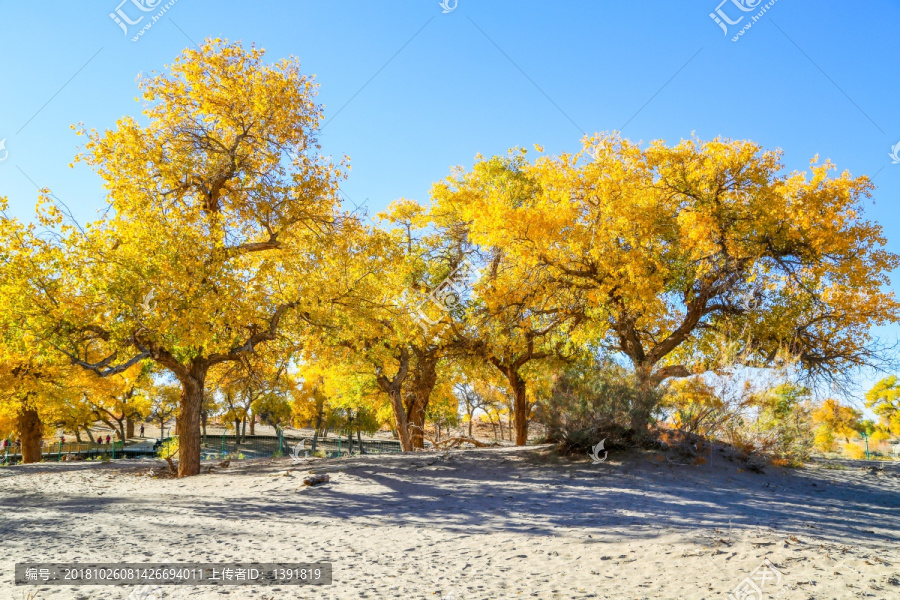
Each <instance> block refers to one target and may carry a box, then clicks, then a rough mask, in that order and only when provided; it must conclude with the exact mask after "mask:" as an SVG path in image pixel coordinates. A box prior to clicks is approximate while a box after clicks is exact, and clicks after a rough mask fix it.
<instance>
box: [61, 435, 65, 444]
mask: <svg viewBox="0 0 900 600" xmlns="http://www.w3.org/2000/svg"><path fill="white" fill-rule="evenodd" d="M59 443H60V444H65V443H66V436H64V435H61V436H59Z"/></svg>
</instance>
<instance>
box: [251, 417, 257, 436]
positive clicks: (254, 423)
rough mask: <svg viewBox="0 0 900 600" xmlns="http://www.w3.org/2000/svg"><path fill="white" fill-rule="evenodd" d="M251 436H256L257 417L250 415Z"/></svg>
mask: <svg viewBox="0 0 900 600" xmlns="http://www.w3.org/2000/svg"><path fill="white" fill-rule="evenodd" d="M250 435H256V415H250Z"/></svg>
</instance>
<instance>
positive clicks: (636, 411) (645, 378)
mask: <svg viewBox="0 0 900 600" xmlns="http://www.w3.org/2000/svg"><path fill="white" fill-rule="evenodd" d="M652 369H653V367H652V366H647V365H635V368H634V374H635V379H636V380H637V390H636V391H637V394H636V395H635V403H634V405H633V406H632V407H631V428H632V429H633V430H634V431H635V432H638V433H641V432H645V431H647V427H649V425H650V417H651V416H652V414H653V408H654V406H653V385H652V381H651V378H650V373H651V371H652Z"/></svg>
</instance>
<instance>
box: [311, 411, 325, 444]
mask: <svg viewBox="0 0 900 600" xmlns="http://www.w3.org/2000/svg"><path fill="white" fill-rule="evenodd" d="M324 413H325V403H324V402H319V403H317V405H316V430H315V432H313V439H312V451H313V452H315V451H316V443H317V442H318V441H319V430H320V429H321V428H322V417H323V416H324Z"/></svg>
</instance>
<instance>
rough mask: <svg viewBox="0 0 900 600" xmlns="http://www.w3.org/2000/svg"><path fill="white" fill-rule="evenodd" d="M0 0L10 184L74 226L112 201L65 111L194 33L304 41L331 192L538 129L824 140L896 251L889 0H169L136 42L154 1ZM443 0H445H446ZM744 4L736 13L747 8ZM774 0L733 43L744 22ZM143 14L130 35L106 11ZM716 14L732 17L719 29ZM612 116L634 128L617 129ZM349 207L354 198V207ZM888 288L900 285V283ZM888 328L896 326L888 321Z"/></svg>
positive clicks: (536, 135)
mask: <svg viewBox="0 0 900 600" xmlns="http://www.w3.org/2000/svg"><path fill="white" fill-rule="evenodd" d="M120 1H121V0H102V1H99V0H89V1H81V2H59V1H53V0H48V1H46V2H39V3H38V2H28V3H25V2H12V1H11V0H0V48H2V51H3V59H2V61H0V139H4V138H5V139H6V150H7V151H8V153H9V154H8V156H7V155H5V154H4V153H3V152H2V151H0V160H2V159H4V156H6V158H5V160H3V162H0V195H6V196H8V197H9V199H10V205H11V212H12V213H13V214H15V215H17V216H20V217H23V218H29V217H30V215H31V214H32V210H33V206H34V203H35V199H36V194H35V192H36V189H35V184H37V185H40V186H48V187H50V188H51V189H52V190H53V191H54V192H55V193H56V195H57V196H58V197H59V198H60V199H62V200H63V201H64V202H65V203H66V204H67V205H68V206H69V207H70V208H71V209H72V211H73V212H74V214H75V215H76V216H77V217H78V218H79V219H80V220H88V219H91V218H93V217H94V215H95V214H96V213H95V211H96V210H97V209H98V208H100V207H102V206H103V191H102V189H101V187H100V184H99V179H98V178H97V177H96V176H95V175H94V174H93V173H91V172H90V171H89V170H88V169H87V168H86V167H84V166H83V165H79V166H78V167H76V168H75V169H70V168H69V163H70V162H71V160H72V157H73V155H74V154H75V152H76V148H77V145H78V142H79V139H78V138H76V137H75V135H74V132H72V131H71V130H70V129H69V126H70V125H72V124H74V123H78V122H83V123H84V124H85V125H86V126H88V127H92V128H98V129H102V128H106V127H110V126H112V124H113V123H114V121H115V120H116V119H117V118H119V117H120V116H122V115H126V114H132V115H137V114H138V113H139V108H140V107H139V105H138V104H137V103H136V102H135V101H134V98H135V96H136V95H137V88H136V85H135V78H136V76H137V75H138V73H139V72H150V71H154V70H157V71H158V70H161V69H163V68H164V65H165V64H167V63H169V62H170V61H171V60H172V59H173V58H174V57H175V56H176V55H177V54H178V53H179V52H180V51H181V50H182V49H184V48H185V47H186V46H189V45H191V44H192V41H193V42H200V41H202V40H203V39H204V38H205V37H208V36H209V37H222V38H228V39H230V40H242V41H243V42H244V43H246V44H250V43H252V42H255V43H256V44H257V45H259V46H261V47H263V48H266V49H267V50H268V52H269V57H270V58H271V59H273V60H275V59H277V58H279V57H282V56H286V55H294V56H297V57H299V58H300V60H301V62H302V64H303V65H304V67H305V70H306V72H307V73H314V74H316V76H317V80H318V82H319V83H320V84H321V90H320V96H319V99H320V101H321V102H322V103H323V104H324V105H325V112H326V119H328V122H327V125H326V126H325V128H324V130H323V135H322V143H323V147H324V150H325V152H326V153H329V154H333V155H336V156H338V155H343V154H347V155H348V156H350V158H351V161H352V165H353V169H352V173H351V176H350V178H349V180H348V181H347V182H346V183H345V184H344V185H343V186H342V188H343V190H344V192H345V193H346V194H347V196H348V197H349V198H350V199H351V200H352V201H353V202H354V203H356V204H362V203H364V202H367V203H368V205H369V206H370V207H371V210H372V211H373V212H374V211H378V210H381V209H382V208H384V207H385V206H386V205H387V204H388V203H389V202H391V201H392V200H394V199H397V198H400V197H407V198H414V199H417V200H420V201H424V200H427V194H428V189H429V187H430V185H431V183H432V182H433V181H436V180H438V179H441V178H442V177H444V176H446V175H447V173H448V170H449V167H450V166H451V165H464V166H469V165H471V164H472V161H473V158H474V156H475V154H476V153H482V154H487V155H489V154H495V153H503V152H505V151H506V150H507V149H508V148H510V147H513V146H520V145H521V146H528V147H531V145H532V144H541V145H543V146H544V148H545V150H546V151H547V152H550V153H555V152H561V151H575V150H577V149H578V147H579V145H580V138H581V137H582V136H583V135H584V133H589V134H590V133H593V132H600V131H612V130H620V129H621V130H622V132H623V135H624V136H626V137H628V138H630V139H633V140H643V141H649V140H654V139H665V140H667V141H669V142H672V143H674V142H677V141H679V140H680V139H682V138H685V137H689V136H691V135H692V133H696V134H697V135H698V136H700V137H701V138H711V137H715V136H719V135H722V136H726V137H731V138H740V139H752V140H755V141H757V142H759V143H761V144H762V145H763V146H765V147H768V148H776V147H780V148H782V149H783V150H784V152H785V162H786V164H787V166H788V168H790V169H794V168H797V169H803V168H805V167H806V166H807V165H808V162H809V159H810V158H811V157H812V156H814V155H816V154H819V155H821V156H822V157H823V158H830V159H831V160H833V161H834V162H835V163H836V164H837V165H838V167H840V168H841V169H847V170H849V171H850V172H852V173H853V174H869V175H870V176H875V184H876V185H877V187H878V189H877V191H876V193H875V197H874V202H873V203H870V204H869V206H868V208H867V216H868V217H869V218H872V219H874V220H877V221H879V222H880V223H881V224H882V225H883V226H884V228H885V231H886V233H887V235H888V237H889V239H890V249H892V250H893V251H895V252H900V236H896V235H894V232H896V231H897V229H898V227H897V225H898V224H900V211H898V210H897V198H898V194H900V164H892V162H891V159H890V157H889V156H888V154H889V153H890V151H891V147H892V146H893V145H894V144H897V143H898V142H900V79H898V73H900V69H898V64H897V61H898V59H897V55H898V54H897V49H898V46H897V23H900V1H898V0H873V1H871V2H867V3H865V5H864V6H865V8H864V9H861V8H860V4H859V3H850V2H838V1H832V0H823V1H820V2H815V3H810V2H797V1H796V0H777V1H775V2H774V3H772V2H771V0H769V1H768V2H767V1H761V0H726V1H725V2H724V3H723V4H721V5H719V1H720V0H681V1H679V2H671V1H668V2H663V1H658V0H645V1H643V2H633V1H630V2H625V1H624V0H620V1H612V0H600V1H592V2H586V1H583V2H536V1H519V2H516V1H494V2H485V1H482V2H475V1H474V0H458V3H457V4H456V8H455V9H453V10H452V11H450V12H447V13H444V12H442V10H443V9H442V7H441V6H440V4H439V1H438V0H416V1H414V2H413V1H405V2H401V1H395V2H371V1H370V2H348V1H332V2H311V1H306V0H294V1H288V0H281V1H275V0H269V1H257V2H254V3H250V2H235V1H232V0H217V1H215V2H214V1H212V0H177V2H175V3H174V5H173V6H171V7H170V8H169V9H168V10H167V12H166V13H165V14H164V15H163V16H162V18H160V19H159V20H158V21H157V22H156V23H154V24H153V26H152V27H151V28H150V29H149V30H147V31H146V32H145V33H144V35H143V36H142V37H140V38H139V40H138V41H137V42H132V41H131V36H132V35H134V34H135V33H136V32H137V30H138V29H139V28H140V27H141V26H143V25H145V24H146V23H147V22H149V20H150V18H151V16H152V15H154V14H156V13H157V12H158V11H159V10H161V9H162V6H163V5H165V2H162V3H160V6H158V7H157V8H156V9H154V10H153V11H150V12H142V11H140V10H138V8H137V7H136V6H135V4H134V3H140V2H141V1H143V2H144V4H145V5H147V4H149V5H151V6H154V5H156V4H157V2H158V0H126V2H125V3H124V4H122V5H119V2H120ZM448 2H449V4H448V6H453V1H451V0H448ZM741 3H743V5H744V6H745V7H746V6H748V5H749V6H750V7H754V8H753V10H751V11H748V12H744V11H742V10H740V9H739V8H738V6H737V5H738V4H741ZM767 4H771V6H770V7H769V8H768V9H767V10H766V12H765V13H764V14H763V15H762V16H761V17H760V18H759V19H758V21H756V22H755V23H754V24H753V26H752V28H750V29H749V30H747V31H746V32H745V33H744V34H743V36H741V37H740V38H739V39H738V41H737V42H733V41H731V38H732V36H733V35H735V34H736V33H737V32H738V31H739V30H740V28H741V27H742V26H744V25H745V24H746V23H748V22H750V21H751V19H752V17H753V16H754V15H757V14H758V13H759V11H761V10H763V7H764V6H766V5H767ZM117 7H119V8H120V10H121V11H122V12H123V13H124V14H125V15H127V16H128V17H129V19H131V20H137V18H138V17H139V16H140V15H146V16H145V18H144V19H143V21H142V22H141V23H139V24H138V25H135V26H132V27H131V28H130V30H129V34H128V35H126V34H124V33H123V31H122V29H120V28H119V26H118V25H117V24H116V23H115V22H114V21H113V19H111V18H110V16H109V15H110V13H112V12H114V11H115V10H116V8H117ZM717 8H719V9H720V10H721V11H722V13H723V14H724V15H726V16H727V17H728V19H730V20H732V21H736V20H737V19H738V18H739V17H741V16H743V20H742V21H741V22H740V23H738V24H737V25H734V26H730V27H729V33H728V35H725V34H724V33H723V31H722V29H720V27H719V26H718V25H717V24H716V23H715V22H714V21H713V19H712V18H710V13H714V12H715V11H716V9H717ZM623 127H624V129H623ZM348 206H349V205H348ZM895 287H896V284H895ZM879 334H880V335H882V336H884V337H885V338H888V339H892V340H893V339H896V338H897V334H896V331H895V330H894V329H888V330H884V331H880V332H879Z"/></svg>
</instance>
